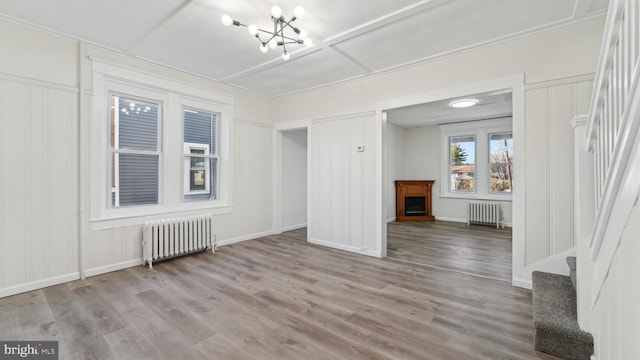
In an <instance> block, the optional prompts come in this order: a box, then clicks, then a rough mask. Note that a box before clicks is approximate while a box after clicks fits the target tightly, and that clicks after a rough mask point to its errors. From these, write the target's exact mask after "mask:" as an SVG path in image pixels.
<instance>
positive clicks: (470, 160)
mask: <svg viewBox="0 0 640 360" xmlns="http://www.w3.org/2000/svg"><path fill="white" fill-rule="evenodd" d="M475 159H476V139H475V137H474V136H460V137H451V138H449V178H450V182H449V189H450V191H452V192H475V190H476V181H475V176H476V175H475V174H476V166H475Z"/></svg>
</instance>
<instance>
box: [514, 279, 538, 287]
mask: <svg viewBox="0 0 640 360" xmlns="http://www.w3.org/2000/svg"><path fill="white" fill-rule="evenodd" d="M511 286H515V287H519V288H523V289H529V290H531V288H532V286H533V284H532V283H531V280H526V279H513V280H512V281H511Z"/></svg>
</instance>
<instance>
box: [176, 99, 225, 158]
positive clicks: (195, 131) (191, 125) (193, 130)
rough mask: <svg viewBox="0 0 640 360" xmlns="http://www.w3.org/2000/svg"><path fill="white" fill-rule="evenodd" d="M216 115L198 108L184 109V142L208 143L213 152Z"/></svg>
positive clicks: (212, 152)
mask: <svg viewBox="0 0 640 360" xmlns="http://www.w3.org/2000/svg"><path fill="white" fill-rule="evenodd" d="M216 116H217V114H213V113H208V112H204V111H200V110H192V109H185V110H184V142H185V143H193V144H205V145H209V149H211V150H210V151H211V154H215V151H216V150H215V148H216V143H215V140H216V139H215V136H216V126H215V125H216V121H215V120H216Z"/></svg>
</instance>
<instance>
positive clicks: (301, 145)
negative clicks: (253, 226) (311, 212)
mask: <svg viewBox="0 0 640 360" xmlns="http://www.w3.org/2000/svg"><path fill="white" fill-rule="evenodd" d="M306 225H307V130H306V129H304V130H291V131H284V132H282V229H283V231H287V230H292V229H297V228H301V227H304V226H306Z"/></svg>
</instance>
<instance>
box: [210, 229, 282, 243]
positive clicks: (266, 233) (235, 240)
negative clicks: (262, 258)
mask: <svg viewBox="0 0 640 360" xmlns="http://www.w3.org/2000/svg"><path fill="white" fill-rule="evenodd" d="M270 235H273V230H269V231H263V232H260V233H256V234H251V235H243V236H238V237H235V238H231V239H225V240H219V241H217V242H216V246H225V245H231V244H235V243H239V242H243V241H247V240H253V239H258V238H261V237H265V236H270Z"/></svg>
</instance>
